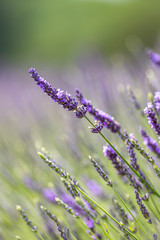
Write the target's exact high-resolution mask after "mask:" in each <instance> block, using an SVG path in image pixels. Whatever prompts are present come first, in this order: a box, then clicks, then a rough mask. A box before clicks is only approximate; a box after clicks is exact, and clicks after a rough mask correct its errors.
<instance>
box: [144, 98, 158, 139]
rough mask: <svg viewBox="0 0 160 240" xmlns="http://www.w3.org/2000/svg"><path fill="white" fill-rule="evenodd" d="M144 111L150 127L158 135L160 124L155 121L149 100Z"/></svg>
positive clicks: (154, 114)
mask: <svg viewBox="0 0 160 240" xmlns="http://www.w3.org/2000/svg"><path fill="white" fill-rule="evenodd" d="M144 113H145V114H147V118H148V123H149V124H150V125H151V128H153V129H154V131H155V132H156V134H157V135H158V136H160V125H159V123H158V121H157V118H156V113H155V111H154V108H153V104H152V103H151V102H149V103H147V107H146V108H145V109H144Z"/></svg>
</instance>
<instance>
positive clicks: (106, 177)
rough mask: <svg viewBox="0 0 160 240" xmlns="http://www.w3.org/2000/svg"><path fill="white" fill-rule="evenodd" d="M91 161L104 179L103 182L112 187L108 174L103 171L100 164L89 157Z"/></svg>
mask: <svg viewBox="0 0 160 240" xmlns="http://www.w3.org/2000/svg"><path fill="white" fill-rule="evenodd" d="M89 159H90V161H91V162H92V164H93V166H94V167H95V169H96V171H97V172H98V173H99V175H100V176H101V177H102V178H103V180H104V181H105V182H107V184H108V185H109V186H111V183H110V182H109V183H108V175H107V173H106V172H104V171H103V169H102V168H101V167H100V166H99V165H98V163H97V162H96V161H95V160H94V159H93V158H92V157H91V156H89Z"/></svg>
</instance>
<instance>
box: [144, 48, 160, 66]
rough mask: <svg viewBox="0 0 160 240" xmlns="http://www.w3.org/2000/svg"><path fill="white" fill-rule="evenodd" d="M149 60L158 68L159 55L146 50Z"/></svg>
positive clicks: (159, 63)
mask: <svg viewBox="0 0 160 240" xmlns="http://www.w3.org/2000/svg"><path fill="white" fill-rule="evenodd" d="M147 53H148V56H149V58H150V59H151V61H152V62H153V63H154V64H155V65H157V66H158V67H160V55H159V54H158V53H156V52H154V51H152V50H148V51H147Z"/></svg>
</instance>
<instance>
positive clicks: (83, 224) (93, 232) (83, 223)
mask: <svg viewBox="0 0 160 240" xmlns="http://www.w3.org/2000/svg"><path fill="white" fill-rule="evenodd" d="M79 220H80V222H81V223H82V225H83V226H84V227H85V228H86V229H87V230H88V231H89V232H90V233H91V234H92V235H93V236H94V237H95V238H96V239H97V240H99V239H98V238H97V237H96V235H95V234H94V232H92V231H91V229H90V228H89V227H87V225H86V224H84V222H83V221H82V220H81V219H80V218H79Z"/></svg>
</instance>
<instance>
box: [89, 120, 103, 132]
mask: <svg viewBox="0 0 160 240" xmlns="http://www.w3.org/2000/svg"><path fill="white" fill-rule="evenodd" d="M94 125H95V127H94V128H92V127H91V128H90V129H91V132H92V133H99V132H100V131H101V130H102V129H103V125H102V124H101V123H100V121H98V122H97V121H95V124H94Z"/></svg>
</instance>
